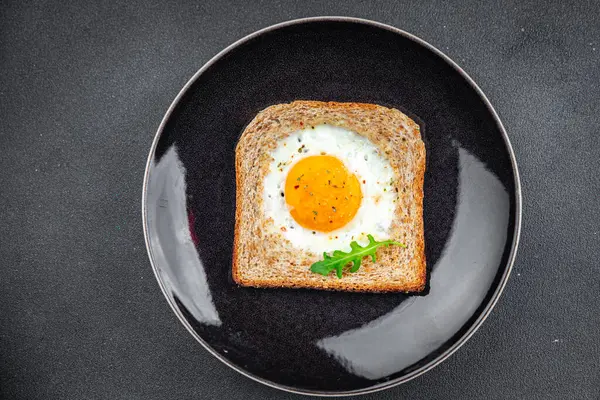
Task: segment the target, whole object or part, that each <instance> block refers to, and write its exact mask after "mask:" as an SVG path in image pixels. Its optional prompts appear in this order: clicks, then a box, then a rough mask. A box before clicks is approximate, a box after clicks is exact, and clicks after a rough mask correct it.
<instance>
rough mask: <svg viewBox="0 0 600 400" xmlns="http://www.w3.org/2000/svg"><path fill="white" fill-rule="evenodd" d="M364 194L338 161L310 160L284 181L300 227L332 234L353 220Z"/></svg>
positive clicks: (314, 157) (310, 158)
mask: <svg viewBox="0 0 600 400" xmlns="http://www.w3.org/2000/svg"><path fill="white" fill-rule="evenodd" d="M361 200H362V192H361V189H360V183H359V181H358V179H357V178H356V176H355V175H353V174H351V173H350V172H349V171H348V170H347V169H346V167H345V166H344V164H343V163H342V162H341V161H340V160H339V159H338V158H336V157H333V156H328V155H321V156H310V157H306V158H303V159H302V160H300V161H298V162H297V163H296V164H295V165H294V166H293V167H292V168H291V169H290V172H289V173H288V176H287V179H286V181H285V201H286V202H287V204H288V205H289V207H290V214H291V215H292V217H293V218H294V220H296V222H297V223H298V224H300V225H301V226H303V227H305V228H307V229H311V230H314V231H321V232H330V231H333V230H335V229H338V228H341V227H343V226H344V225H346V224H347V223H348V222H350V221H351V220H352V218H354V216H355V215H356V212H357V211H358V208H359V207H360V202H361Z"/></svg>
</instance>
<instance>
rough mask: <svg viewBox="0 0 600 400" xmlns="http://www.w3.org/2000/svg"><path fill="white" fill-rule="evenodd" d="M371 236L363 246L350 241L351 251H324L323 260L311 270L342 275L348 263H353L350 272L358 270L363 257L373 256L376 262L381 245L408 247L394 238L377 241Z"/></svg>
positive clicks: (325, 274) (339, 276)
mask: <svg viewBox="0 0 600 400" xmlns="http://www.w3.org/2000/svg"><path fill="white" fill-rule="evenodd" d="M367 238H369V244H367V245H366V246H364V247H362V246H361V245H359V244H358V243H356V241H353V242H352V243H350V249H351V250H350V252H349V253H345V252H343V251H340V250H335V251H334V252H333V253H332V255H328V254H327V253H323V260H321V261H317V262H316V263H314V264H313V265H311V266H310V270H311V271H312V272H314V273H316V274H321V275H324V276H327V275H329V273H330V272H331V271H333V270H335V271H336V274H337V277H338V278H341V277H342V272H343V270H344V267H345V266H346V265H348V263H350V262H351V263H352V267H350V269H349V271H350V272H356V271H358V269H359V268H360V262H361V260H362V258H363V257H365V256H371V259H372V260H373V262H376V258H375V253H376V252H377V248H378V247H380V246H389V245H392V244H394V245H396V246H402V247H406V246H405V245H404V244H402V243H399V242H396V241H394V240H384V241H383V242H378V241H376V240H375V239H374V238H373V236H372V235H367Z"/></svg>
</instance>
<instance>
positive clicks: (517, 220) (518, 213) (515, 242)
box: [142, 16, 523, 397]
mask: <svg viewBox="0 0 600 400" xmlns="http://www.w3.org/2000/svg"><path fill="white" fill-rule="evenodd" d="M308 22H352V23H357V24H363V25H370V26H374V27H376V28H381V29H385V30H387V31H390V32H392V33H396V34H399V35H401V36H403V37H405V38H407V39H409V40H411V41H413V42H415V43H417V44H419V45H421V46H423V47H425V48H426V49H427V50H429V51H431V52H433V53H434V54H436V55H437V56H439V57H440V58H441V59H442V60H444V61H445V62H446V63H448V65H450V66H451V67H452V68H454V69H455V70H456V71H457V72H458V73H459V74H460V75H461V76H462V77H463V78H464V79H465V80H466V81H467V83H469V84H470V85H471V87H472V88H473V89H475V91H476V93H477V94H478V96H479V97H480V98H481V99H482V100H483V102H484V103H485V105H486V107H487V109H488V110H489V111H490V113H491V114H492V117H493V119H494V120H495V122H496V125H497V126H498V128H499V130H500V132H501V134H502V138H503V140H504V144H505V146H506V148H507V151H508V153H509V156H510V162H511V166H512V169H513V174H514V185H515V188H514V195H515V217H514V221H513V222H514V234H513V237H512V245H511V250H510V253H509V256H508V260H507V263H506V266H507V267H506V268H505V271H504V273H503V275H502V278H501V280H500V282H499V284H498V286H497V287H496V289H495V291H494V293H493V295H492V297H491V299H490V301H489V302H488V304H487V305H486V306H485V308H484V310H483V311H482V312H481V314H480V315H479V316H478V317H477V319H476V320H475V321H474V322H473V324H472V325H471V326H470V327H469V328H468V330H467V332H466V333H465V334H464V335H463V336H461V337H460V338H459V339H458V340H457V341H456V342H455V343H454V344H452V346H450V347H449V348H448V349H446V350H444V352H443V353H442V354H440V355H439V356H438V357H436V358H435V359H433V360H431V361H430V362H428V363H427V364H425V365H423V366H421V367H419V368H417V369H415V370H414V371H411V372H409V373H408V374H407V375H405V376H402V377H398V378H395V379H392V380H390V381H388V382H383V383H379V384H375V385H373V386H369V387H367V388H363V389H357V390H349V391H341V392H325V391H318V390H308V389H298V388H295V387H291V386H287V385H282V384H278V383H275V382H272V381H270V380H267V379H264V378H261V377H259V376H256V375H254V374H252V373H250V372H248V371H246V370H244V369H243V368H241V367H239V366H237V365H235V364H234V363H233V362H231V361H230V360H228V359H227V358H225V357H224V356H222V355H221V354H219V353H218V352H217V351H215V350H214V349H213V348H212V347H211V346H210V345H209V344H208V343H207V342H206V341H204V339H202V338H201V337H200V335H198V334H197V333H196V331H194V329H193V328H192V326H191V325H190V323H189V322H188V321H187V319H185V317H184V316H183V314H182V313H181V311H180V310H179V308H178V307H177V305H176V304H175V302H174V301H173V300H172V298H171V296H170V295H169V294H167V290H166V288H165V285H164V284H163V282H162V280H161V278H160V277H159V273H158V268H157V266H156V264H155V262H154V258H153V254H152V249H151V247H150V238H149V234H148V218H147V211H148V210H147V207H146V203H147V189H148V180H149V175H150V173H149V172H150V166H151V163H152V159H153V156H154V154H155V152H156V147H157V145H158V142H159V140H160V137H161V136H162V133H163V131H164V128H165V125H166V123H167V121H168V120H169V118H170V117H171V114H172V113H173V110H174V109H175V107H177V105H178V104H179V101H180V100H181V98H182V97H183V96H184V95H185V93H186V92H187V91H188V89H189V88H190V87H191V86H192V85H193V84H194V82H196V80H197V79H198V78H199V77H200V76H201V75H202V74H203V73H204V72H205V71H206V70H207V69H208V68H209V67H211V66H212V65H213V64H214V63H216V62H217V61H218V60H220V59H221V58H222V57H223V56H225V55H226V54H228V53H229V52H230V51H232V50H233V49H235V48H237V47H239V46H240V45H242V44H244V43H246V42H247V41H249V40H251V39H253V38H255V37H258V36H260V35H262V34H264V33H267V32H270V31H273V30H277V29H280V28H284V27H287V26H292V25H300V24H304V23H308ZM522 201H523V199H522V192H521V180H520V176H519V169H518V166H517V160H516V158H515V153H514V150H513V147H512V145H511V142H510V139H509V137H508V134H507V132H506V129H505V128H504V125H503V124H502V121H501V120H500V117H499V116H498V113H497V112H496V110H495V109H494V107H493V106H492V104H491V103H490V101H489V99H488V98H487V96H486V95H485V93H484V92H483V91H482V90H481V88H480V87H479V86H478V85H477V83H475V81H474V80H473V79H472V78H471V77H470V76H469V75H468V74H467V73H466V72H465V71H464V70H463V69H462V68H461V67H460V66H459V65H458V64H457V63H456V62H454V61H453V60H452V59H451V58H450V57H448V56H447V55H446V54H444V53H443V52H442V51H441V50H439V49H438V48H436V47H435V46H433V45H432V44H430V43H428V42H426V41H425V40H423V39H421V38H419V37H417V36H415V35H413V34H412V33H409V32H406V31H404V30H402V29H400V28H396V27H394V26H392V25H388V24H385V23H382V22H377V21H373V20H369V19H364V18H356V17H345V16H318V17H306V18H297V19H292V20H288V21H284V22H280V23H277V24H274V25H270V26H267V27H265V28H262V29H259V30H257V31H254V32H252V33H250V34H248V35H246V36H244V37H242V38H240V39H238V40H236V41H235V42H233V43H232V44H230V45H229V46H227V47H225V48H224V49H223V50H221V51H220V52H218V53H217V54H216V55H214V56H213V57H212V58H211V59H210V60H208V61H207V62H206V63H205V64H204V65H203V66H202V67H201V68H200V69H199V70H198V71H196V73H195V74H194V75H192V77H191V78H190V79H189V80H188V81H187V82H186V84H185V85H184V86H183V87H182V88H181V90H180V91H179V93H178V94H177V96H176V97H175V98H174V99H173V101H172V102H171V104H170V105H169V108H168V109H167V111H166V112H165V115H164V116H163V118H162V120H161V122H160V125H159V126H158V129H157V131H156V133H155V135H154V139H153V141H152V146H151V147H150V153H149V155H148V159H147V161H146V167H145V171H144V182H143V186H142V225H143V230H144V241H145V243H146V251H147V253H148V258H149V259H150V265H151V266H152V270H153V272H154V277H155V278H156V281H157V282H158V285H159V287H160V289H161V291H162V293H163V296H164V297H165V299H166V300H167V303H169V306H170V307H171V309H172V310H173V312H174V313H175V315H176V316H177V318H178V319H179V321H180V322H181V323H182V324H183V326H184V327H185V328H186V329H187V330H188V331H189V332H190V334H191V335H192V336H193V337H194V338H195V339H196V340H197V341H198V342H199V343H200V344H201V345H202V346H203V347H204V348H205V349H206V350H207V351H208V352H209V353H211V354H212V355H213V356H215V357H216V358H217V359H218V360H220V361H221V362H223V363H224V364H225V365H227V366H228V367H230V368H232V369H233V370H235V371H237V372H239V373H240V374H242V375H244V376H246V377H248V378H250V379H252V380H254V381H256V382H259V383H262V384H264V385H266V386H269V387H272V388H275V389H279V390H283V391H287V392H290V393H295V394H301V395H309V396H322V397H346V396H355V395H362V394H368V393H374V392H379V391H382V390H385V389H389V388H391V387H394V386H398V385H400V384H403V383H406V382H409V381H411V380H413V379H415V378H417V377H418V376H421V375H423V374H424V373H426V372H428V371H430V370H431V369H433V368H435V367H436V366H438V365H439V364H441V363H442V362H444V361H445V360H446V359H448V358H449V357H450V356H451V355H452V354H454V353H455V352H456V351H457V350H458V349H459V348H461V347H462V346H463V345H464V344H465V343H466V342H467V341H468V340H469V339H470V338H471V337H472V336H473V335H474V334H475V332H477V330H478V329H479V328H480V327H481V325H482V324H483V322H484V321H485V320H486V319H487V317H488V316H489V315H490V313H491V311H492V310H493V309H494V307H495V306H496V304H497V303H498V300H499V299H500V297H501V295H502V292H503V291H504V288H505V287H506V284H507V282H508V278H509V277H510V274H511V271H512V269H513V266H514V262H515V258H516V253H517V249H518V247H519V241H520V236H521V220H522Z"/></svg>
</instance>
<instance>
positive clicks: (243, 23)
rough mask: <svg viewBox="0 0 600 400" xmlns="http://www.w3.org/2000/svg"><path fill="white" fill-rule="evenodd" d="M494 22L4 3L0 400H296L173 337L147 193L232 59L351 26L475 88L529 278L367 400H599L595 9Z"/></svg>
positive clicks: (526, 11)
mask: <svg viewBox="0 0 600 400" xmlns="http://www.w3.org/2000/svg"><path fill="white" fill-rule="evenodd" d="M296 3H298V4H296ZM458 3H461V4H460V5H459V4H458ZM483 3H484V2H480V1H477V0H474V1H469V2H449V1H433V2H430V1H424V2H414V3H411V2H393V1H386V2H377V3H376V2H369V1H356V0H353V1H344V2H340V4H341V5H339V6H336V5H334V4H333V3H330V4H325V3H324V2H314V3H313V2H310V3H304V2H296V1H295V0H291V1H274V2H268V1H253V2H248V3H246V2H242V1H240V2H239V3H232V2H224V3H219V4H217V3H216V2H215V3H212V4H208V3H203V2H194V1H189V0H181V1H174V2H170V1H164V0H161V1H153V2H142V1H138V0H136V1H122V2H114V3H108V2H104V4H91V3H90V4H88V3H87V2H76V3H69V2H64V3H63V2H43V1H41V2H36V3H33V2H32V3H31V4H24V2H20V1H14V2H13V1H3V2H2V4H1V5H0V146H1V151H0V260H1V262H0V397H2V398H7V399H58V398H61V399H62V398H64V399H88V398H90V399H96V398H97V399H202V398H227V399H297V398H300V397H299V396H295V395H292V394H287V393H284V392H279V391H276V390H275V389H270V388H267V387H265V386H262V385H260V384H258V383H255V382H253V381H251V380H249V379H247V378H244V377H243V376H241V375H239V374H238V373H236V372H234V371H233V370H231V369H229V368H228V367H226V366H225V365H223V364H221V362H219V361H217V360H216V359H215V358H213V357H212V356H211V355H209V353H208V352H206V351H205V350H204V349H203V348H202V347H201V346H200V345H199V344H198V343H197V342H196V341H195V340H194V339H193V338H192V337H191V335H189V334H188V333H187V332H186V331H185V329H184V328H183V327H182V326H181V325H180V324H179V322H178V321H177V319H176V317H175V315H174V314H173V313H172V312H171V310H170V309H169V307H168V305H167V302H166V301H165V300H164V299H163V297H162V294H161V293H160V290H159V288H158V285H157V283H156V282H155V279H154V276H153V273H152V270H151V267H150V264H149V261H148V258H147V256H146V250H145V247H144V239H143V234H142V223H141V210H140V208H141V199H140V198H141V186H142V177H143V172H144V167H145V162H146V157H147V154H148V151H149V148H150V143H151V141H152V138H153V135H154V132H155V131H156V128H157V127H158V124H159V122H160V120H161V118H162V115H163V113H164V112H165V111H166V109H167V107H168V105H169V103H170V102H171V101H172V99H173V98H174V97H175V95H176V94H177V92H178V91H179V89H180V88H181V87H182V86H183V85H184V84H185V82H186V81H187V80H188V78H190V77H191V76H192V75H193V74H194V73H195V72H196V70H197V69H199V68H200V67H201V66H202V64H204V63H205V62H206V61H208V60H209V59H210V58H211V57H212V56H213V55H215V54H216V53H217V52H218V51H220V50H221V49H222V48H223V47H225V46H227V45H228V44H230V43H232V42H233V41H235V40H237V39H239V38H241V37H242V36H244V35H246V34H248V33H251V32H253V31H255V30H257V29H259V28H262V27H265V26H268V25H271V24H273V23H277V22H281V21H284V20H288V19H293V18H298V17H305V16H316V15H348V16H356V17H364V18H369V19H374V20H377V21H380V22H384V23H388V24H391V25H394V26H396V27H399V28H401V29H404V30H407V31H409V32H411V33H414V34H416V35H417V36H419V37H421V38H423V39H425V40H427V41H429V42H430V43H431V44H433V45H434V46H436V47H438V48H439V49H441V50H442V51H444V52H445V53H446V54H448V55H449V56H450V57H451V58H453V59H454V60H455V61H456V62H458V64H460V65H461V66H462V67H463V68H464V69H465V70H466V71H467V73H469V74H470V75H471V76H472V77H473V78H474V79H475V81H476V82H478V84H479V85H480V86H481V88H482V89H483V91H484V92H485V93H486V94H487V95H488V97H489V98H490V100H491V102H492V103H493V104H494V106H495V107H496V110H497V111H498V113H499V115H500V117H501V118H502V119H503V121H504V123H505V126H506V129H507V130H508V133H509V136H510V138H511V140H512V143H513V147H514V149H515V152H516V156H517V160H518V162H519V167H520V172H521V179H522V185H523V191H524V194H523V198H524V211H523V230H522V236H521V245H520V249H519V252H518V255H517V262H516V264H515V268H514V270H513V274H512V277H511V279H510V281H509V284H508V286H507V287H506V290H505V292H504V295H503V297H502V298H501V300H500V302H499V303H498V305H497V307H496V308H495V310H494V312H493V313H492V314H491V316H490V317H489V318H488V319H487V321H486V322H485V323H484V325H483V326H482V327H481V329H480V330H479V331H478V332H477V334H476V335H475V336H474V337H473V338H472V339H471V340H470V341H469V342H468V343H467V344H466V345H465V346H464V347H462V348H461V349H460V350H459V351H458V352H457V353H456V354H455V355H453V356H452V357H451V358H450V359H449V360H447V361H446V362H444V363H443V364H441V365H440V366H438V367H437V368H435V369H434V370H433V371H431V372H429V373H427V374H425V375H424V376H421V377H420V378H417V379H415V380H413V381H411V382H410V383H408V384H405V385H403V386H400V387H396V388H393V389H391V390H388V391H385V392H381V393H376V394H373V395H369V396H365V397H363V398H364V399H396V398H406V399H411V400H415V399H446V398H450V399H458V398H460V399H478V398H484V397H485V398H489V399H504V398H527V399H537V398H540V399H542V398H543V399H547V398H555V399H566V398H572V399H598V398H600V313H599V311H598V310H599V309H600V295H599V292H600V290H599V289H600V267H599V265H600V261H599V260H600V233H599V232H600V212H599V208H600V207H599V206H600V204H599V203H600V200H599V197H600V179H599V175H598V172H599V169H600V161H599V159H600V123H599V121H600V120H599V117H598V111H600V104H599V102H600V88H599V79H600V66H599V65H600V64H599V61H600V22H599V21H600V4H598V3H593V2H573V3H576V4H574V5H567V4H564V3H565V2H558V1H557V2H552V3H546V2H541V1H540V2H539V3H535V2H530V1H528V2H521V1H515V2H504V3H503V4H498V3H495V2H494V5H486V4H483Z"/></svg>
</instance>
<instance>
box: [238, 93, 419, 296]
mask: <svg viewBox="0 0 600 400" xmlns="http://www.w3.org/2000/svg"><path fill="white" fill-rule="evenodd" d="M320 124H331V125H335V126H339V127H342V128H345V129H347V130H350V131H353V132H356V133H357V134H359V135H361V136H363V137H366V138H367V139H369V140H370V141H371V142H372V143H373V144H375V145H376V146H377V147H378V148H379V149H380V150H381V153H382V154H384V155H385V156H386V157H387V159H388V160H389V162H390V165H391V166H392V168H393V169H394V172H395V175H396V177H397V179H396V180H395V182H394V185H395V188H394V189H395V190H396V191H397V192H398V200H397V202H396V209H395V213H394V220H393V221H392V223H391V226H390V238H391V239H393V240H398V241H400V242H402V243H404V244H405V245H406V247H405V248H403V247H400V246H389V247H383V246H382V247H379V248H378V249H377V261H376V262H375V263H373V262H371V259H370V257H366V258H364V259H363V261H362V265H361V268H360V269H359V270H358V271H357V272H355V273H349V272H344V275H343V277H342V278H338V277H336V275H335V273H331V274H330V275H328V276H323V275H319V274H316V273H313V272H311V271H310V266H311V265H312V264H313V263H314V262H316V261H319V260H321V259H322V257H323V255H322V254H315V253H311V252H309V251H306V250H302V249H297V248H294V247H293V246H292V244H291V243H290V242H289V241H287V240H286V239H285V238H284V237H283V236H282V235H277V234H275V233H268V232H269V230H267V229H265V226H266V225H265V224H268V223H269V220H268V218H266V217H265V215H264V212H263V189H264V184H263V181H264V178H265V176H266V175H267V174H268V172H269V168H270V167H269V164H270V163H271V161H272V160H273V158H272V156H271V152H272V151H273V149H275V148H276V146H277V143H278V141H280V140H281V139H283V138H285V137H287V136H288V135H290V134H292V133H294V132H296V131H299V130H302V129H305V128H306V127H309V126H317V125H320ZM235 167H236V185H237V189H236V215H235V238H234V246H233V248H234V251H233V268H232V276H233V279H234V281H235V282H237V283H238V284H239V285H242V286H252V287H263V288H266V287H278V288H283V287H286V288H313V289H326V290H343V291H355V292H419V291H422V290H423V289H424V288H425V283H426V268H425V244H424V237H423V179H424V174H425V145H424V143H423V141H422V140H421V133H420V130H419V125H417V124H416V123H415V122H414V121H413V120H412V119H410V118H409V117H407V116H406V115H404V114H403V113H402V112H400V111H398V110H396V109H392V108H386V107H382V106H378V105H374V104H362V103H335V102H320V101H294V102H292V103H289V104H278V105H274V106H271V107H268V108H266V109H264V110H263V111H261V112H260V113H259V114H258V115H257V116H256V117H255V118H254V120H252V122H250V124H249V125H248V126H247V127H246V129H245V130H244V132H243V133H242V136H241V138H240V140H239V142H238V144H237V147H236V155H235Z"/></svg>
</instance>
